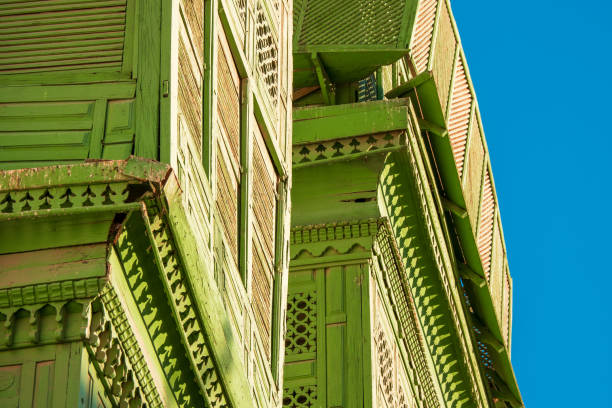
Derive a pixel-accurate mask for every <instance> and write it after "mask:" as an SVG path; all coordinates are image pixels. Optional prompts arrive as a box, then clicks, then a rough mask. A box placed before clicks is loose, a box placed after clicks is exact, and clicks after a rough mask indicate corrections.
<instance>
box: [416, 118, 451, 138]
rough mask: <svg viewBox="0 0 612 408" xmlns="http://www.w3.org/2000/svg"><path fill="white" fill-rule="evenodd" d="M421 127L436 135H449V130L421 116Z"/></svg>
mask: <svg viewBox="0 0 612 408" xmlns="http://www.w3.org/2000/svg"><path fill="white" fill-rule="evenodd" d="M419 127H420V128H421V129H423V130H426V131H428V132H430V133H433V134H434V135H437V136H440V137H446V136H448V130H447V129H445V128H443V127H441V126H438V125H436V124H435V123H432V122H430V121H428V120H425V119H421V118H419Z"/></svg>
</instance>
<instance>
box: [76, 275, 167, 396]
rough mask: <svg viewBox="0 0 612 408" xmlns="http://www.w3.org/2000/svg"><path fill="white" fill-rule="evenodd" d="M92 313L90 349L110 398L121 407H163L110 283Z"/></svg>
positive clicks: (91, 357) (94, 303) (96, 302)
mask: <svg viewBox="0 0 612 408" xmlns="http://www.w3.org/2000/svg"><path fill="white" fill-rule="evenodd" d="M89 312H90V313H91V317H90V319H89V322H90V323H89V328H88V329H89V330H88V331H89V335H88V339H87V342H86V346H87V351H88V353H89V355H90V359H91V362H92V363H93V366H94V367H95V369H96V371H97V373H98V378H99V379H100V381H102V383H103V384H104V388H105V390H106V395H107V397H108V398H109V399H110V400H112V401H113V402H114V403H116V404H117V406H119V407H129V408H132V407H150V408H153V407H162V406H163V404H162V401H161V398H160V396H159V393H158V392H157V389H156V387H155V384H154V382H153V378H152V376H151V372H150V371H149V369H148V367H147V364H146V361H145V359H144V356H143V354H142V351H141V350H140V347H139V345H138V343H137V341H136V339H135V337H134V333H133V332H132V329H131V327H130V325H129V323H128V321H127V317H126V316H125V312H124V311H123V309H122V307H121V304H120V302H119V299H118V298H117V294H116V293H115V291H114V289H113V288H112V286H111V285H110V284H108V285H106V286H105V287H104V288H103V289H102V292H101V293H100V295H99V297H98V298H96V299H95V300H94V302H93V303H92V304H91V306H90V310H89Z"/></svg>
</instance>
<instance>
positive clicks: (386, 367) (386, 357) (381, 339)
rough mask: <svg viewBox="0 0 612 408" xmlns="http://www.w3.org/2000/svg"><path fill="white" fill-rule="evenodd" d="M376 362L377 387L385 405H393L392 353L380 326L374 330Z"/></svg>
mask: <svg viewBox="0 0 612 408" xmlns="http://www.w3.org/2000/svg"><path fill="white" fill-rule="evenodd" d="M376 362H377V363H378V370H379V380H378V381H379V383H378V384H379V387H380V388H381V390H382V392H383V394H384V396H385V400H386V401H387V405H388V406H390V407H392V406H394V405H393V396H394V390H393V388H394V387H393V352H392V350H391V346H390V344H389V341H388V340H387V336H386V334H385V332H384V330H383V328H382V326H381V325H378V327H377V328H376Z"/></svg>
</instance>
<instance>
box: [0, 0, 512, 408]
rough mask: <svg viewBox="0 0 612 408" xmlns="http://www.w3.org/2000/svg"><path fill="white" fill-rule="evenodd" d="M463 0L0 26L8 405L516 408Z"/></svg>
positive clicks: (65, 16) (59, 15) (0, 196)
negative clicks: (458, 7)
mask: <svg viewBox="0 0 612 408" xmlns="http://www.w3.org/2000/svg"><path fill="white" fill-rule="evenodd" d="M482 129H483V128H482V122H481V119H480V113H479V110H478V107H477V103H476V99H475V96H474V92H473V87H472V85H471V80H470V77H469V72H468V70H467V65H466V63H465V57H464V55H463V52H462V50H461V45H460V41H459V36H458V34H457V30H456V27H455V23H454V20H453V17H452V13H451V11H450V4H449V3H448V2H447V1H445V0H364V1H359V2H354V1H344V0H342V1H335V0H334V1H329V0H299V1H298V0H296V1H294V2H292V1H290V0H108V1H106V0H103V1H100V0H28V1H22V0H19V1H17V0H7V1H4V2H2V4H0V406H2V407H5V406H6V407H28V408H29V407H36V408H38V407H47V406H48V407H77V406H78V407H130V408H133V407H236V408H238V407H281V406H284V407H315V406H316V407H334V408H338V407H344V408H353V407H381V408H382V407H386V408H391V407H394V408H395V407H398V408H404V407H411V408H412V407H414V408H417V407H418V408H434V407H444V408H451V407H495V408H507V407H521V406H522V401H521V396H520V393H519V391H518V387H517V385H516V380H515V379H514V374H513V371H512V366H511V364H510V349H511V307H512V303H511V294H512V291H511V288H512V283H511V282H512V281H511V278H510V275H509V271H508V266H507V260H506V254H505V247H504V242H503V234H502V230H501V221H500V215H499V211H498V206H497V203H496V196H495V188H494V185H493V179H492V173H491V166H490V163H489V159H488V154H487V147H486V142H485V140H484V134H483V130H482Z"/></svg>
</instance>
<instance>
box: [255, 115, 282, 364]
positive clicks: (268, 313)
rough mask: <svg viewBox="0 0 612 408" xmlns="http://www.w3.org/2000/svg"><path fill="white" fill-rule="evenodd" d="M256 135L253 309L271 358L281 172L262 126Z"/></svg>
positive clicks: (257, 129)
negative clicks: (277, 195)
mask: <svg viewBox="0 0 612 408" xmlns="http://www.w3.org/2000/svg"><path fill="white" fill-rule="evenodd" d="M252 137H253V144H252V145H253V178H252V186H253V200H252V201H253V214H254V220H253V222H254V228H253V230H254V233H253V248H254V249H255V250H254V251H253V310H254V311H255V315H256V320H257V327H258V329H259V334H260V337H261V339H262V342H263V344H264V349H265V353H266V356H267V357H268V358H270V352H271V346H270V345H271V335H272V332H271V325H272V289H273V283H274V260H275V259H274V258H275V232H276V189H277V184H278V176H277V175H276V172H275V170H274V165H273V163H272V159H271V158H270V155H269V154H268V150H267V148H266V144H265V141H264V139H263V136H262V134H261V131H260V130H259V127H258V126H255V129H254V131H253V135H252Z"/></svg>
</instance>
